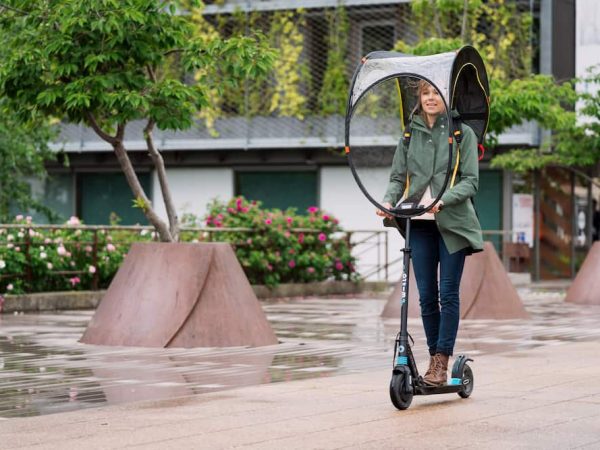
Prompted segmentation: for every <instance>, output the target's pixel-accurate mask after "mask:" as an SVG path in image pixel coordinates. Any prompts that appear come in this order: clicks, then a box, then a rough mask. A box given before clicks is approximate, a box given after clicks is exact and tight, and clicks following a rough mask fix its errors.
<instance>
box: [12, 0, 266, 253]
mask: <svg viewBox="0 0 600 450" xmlns="http://www.w3.org/2000/svg"><path fill="white" fill-rule="evenodd" d="M3 5H4V6H2V8H3V9H4V11H3V14H2V15H1V16H0V32H1V33H2V34H1V36H0V39H1V41H0V44H1V45H0V48H1V50H0V56H1V57H2V61H3V65H2V68H1V69H0V96H2V97H4V98H6V99H7V105H8V106H9V107H10V108H11V109H12V110H14V111H15V112H16V113H17V115H18V116H19V117H20V118H22V119H29V118H30V117H32V116H35V115H38V114H43V115H45V116H47V117H57V118H60V119H61V120H67V121H70V122H74V123H80V122H83V123H84V124H86V125H87V126H89V127H91V128H92V129H93V130H94V131H95V132H96V134H97V135H98V136H100V138H102V139H103V140H104V141H106V142H108V143H109V144H110V145H111V146H112V148H113V149H114V151H115V154H116V156H117V160H118V161H119V164H120V166H121V169H122V170H123V172H124V174H125V177H126V179H127V182H128V184H129V186H130V188H131V190H132V191H133V194H134V197H135V201H134V203H135V205H136V206H137V207H139V208H141V209H142V210H143V212H144V214H145V216H146V217H147V218H148V220H149V221H150V223H152V225H153V226H154V227H155V228H156V230H157V232H158V233H159V236H160V238H161V240H162V241H167V242H172V241H177V240H178V236H179V224H178V218H177V215H176V212H175V208H174V203H173V199H172V195H171V192H170V190H169V187H168V183H167V177H166V171H165V166H164V162H163V158H162V156H161V154H160V152H159V151H158V149H157V148H156V145H155V142H154V138H153V131H154V129H155V127H158V128H160V129H171V130H182V129H185V128H189V127H190V126H191V125H192V124H193V123H194V119H195V118H196V117H197V116H198V113H199V111H200V110H201V109H202V108H203V107H205V106H207V105H209V104H210V102H211V98H210V95H211V93H212V94H214V91H213V90H211V89H210V88H209V87H207V84H206V83H205V82H204V81H205V77H209V76H210V77H215V76H219V77H220V79H221V85H220V87H219V90H221V91H222V90H224V89H231V88H235V87H236V86H237V85H238V84H239V82H240V80H242V79H244V78H246V77H249V78H253V77H257V76H261V75H263V74H264V73H266V72H267V70H268V69H269V67H270V65H271V64H272V62H273V60H274V57H275V54H274V53H273V52H272V51H271V50H270V49H269V48H268V47H267V46H266V44H265V43H264V41H263V40H262V39H261V37H260V36H257V37H255V38H250V37H243V36H236V37H232V38H229V39H221V38H218V37H216V36H212V37H211V38H210V39H208V38H203V36H199V35H198V33H196V32H195V29H194V24H193V22H192V20H191V19H190V17H191V15H190V14H188V13H187V12H186V11H185V10H184V9H183V6H184V2H178V1H172V0H155V1H148V0H10V1H5V2H4V3H3ZM185 6H189V7H193V8H199V7H201V3H200V2H198V1H186V2H185ZM193 72H196V73H200V74H201V76H198V77H197V80H196V82H195V83H193V84H190V83H186V82H185V79H186V76H185V75H186V74H190V73H193ZM218 93H219V92H218V91H217V94H218ZM134 120H143V121H144V122H145V127H144V139H145V141H146V145H147V149H148V152H149V155H150V158H151V159H152V161H153V164H154V167H155V169H156V173H157V176H158V180H159V183H160V188H161V191H162V194H163V199H164V202H165V207H166V211H167V216H168V225H167V223H165V222H164V221H163V220H162V219H161V218H160V217H159V216H158V215H157V214H156V212H155V210H154V208H153V206H152V204H151V202H150V200H149V199H148V196H147V195H146V193H145V192H144V190H143V188H142V186H141V184H140V182H139V179H138V177H137V176H136V174H135V171H134V169H133V166H132V164H131V161H130V159H129V156H128V154H127V150H126V148H125V146H124V137H125V129H126V127H127V124H128V123H130V122H131V121H134Z"/></svg>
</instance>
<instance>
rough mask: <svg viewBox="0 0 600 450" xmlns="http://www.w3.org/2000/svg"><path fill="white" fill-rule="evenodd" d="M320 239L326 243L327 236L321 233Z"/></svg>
mask: <svg viewBox="0 0 600 450" xmlns="http://www.w3.org/2000/svg"><path fill="white" fill-rule="evenodd" d="M318 239H319V240H320V241H321V242H325V241H326V240H327V236H325V233H319V236H318Z"/></svg>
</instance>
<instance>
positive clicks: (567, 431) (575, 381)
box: [0, 287, 600, 449]
mask: <svg viewBox="0 0 600 450" xmlns="http://www.w3.org/2000/svg"><path fill="white" fill-rule="evenodd" d="M519 294H520V295H521V298H522V299H523V301H524V304H525V306H526V308H527V310H528V312H529V313H530V314H531V320H507V321H488V320H471V321H463V322H462V324H461V330H460V333H459V337H458V344H457V349H456V350H457V353H458V352H468V353H469V355H471V356H473V357H474V359H475V361H474V363H473V368H474V371H475V379H476V388H475V392H474V394H473V396H472V398H470V399H468V400H461V399H459V398H458V396H456V395H443V396H432V397H427V398H425V397H415V399H414V400H413V406H411V408H410V409H409V410H408V411H404V412H398V411H396V410H395V409H394V408H393V407H392V406H391V404H390V402H389V398H388V393H387V385H388V383H389V376H390V373H391V370H390V369H391V360H392V350H393V340H394V337H395V334H396V332H397V329H398V322H399V320H395V319H394V320H390V319H385V320H382V319H381V318H380V317H379V314H380V312H381V310H382V308H383V306H384V304H385V298H384V297H381V298H373V296H369V297H365V298H305V299H294V300H282V301H279V302H269V303H264V304H263V306H264V309H265V311H266V313H267V316H268V318H269V321H270V322H271V324H272V325H273V327H274V329H275V331H276V333H277V336H278V337H279V340H280V344H279V345H275V346H270V347H261V348H225V349H206V348H201V349H146V348H124V347H103V346H89V345H84V344H80V343H78V342H77V340H78V339H79V337H80V336H81V334H82V333H83V330H84V329H85V326H86V324H87V322H88V321H89V319H90V318H91V315H92V312H88V311H85V312H61V313H56V314H25V315H5V316H0V349H1V351H2V356H0V369H1V370H0V436H2V439H0V448H3V449H4V448H7V449H8V448H81V447H82V446H84V445H85V446H86V447H89V448H122V447H125V446H133V447H135V446H139V447H143V448H234V447H238V446H239V447H244V448H347V447H355V448H440V445H441V446H442V448H460V447H479V448H482V447H483V448H488V447H489V448H577V447H581V448H600V384H599V383H598V382H597V380H598V379H599V378H600V352H598V351H597V350H598V348H599V347H598V344H599V343H600V326H599V325H600V308H594V307H589V306H587V307H584V306H579V305H572V304H566V303H564V302H563V299H564V290H561V289H541V288H532V287H524V288H521V289H520V290H519ZM409 325H410V331H411V334H412V335H413V337H414V338H415V340H416V345H415V353H416V355H417V357H418V358H419V360H420V361H422V363H423V364H421V367H423V365H424V364H425V360H426V358H427V355H426V350H425V347H424V339H423V335H422V330H421V325H420V322H419V320H416V319H411V320H410V321H409ZM98 407H100V408H98ZM53 413H63V414H53ZM30 416H34V417H30ZM432 429H436V430H437V432H432ZM476 444H477V445H476Z"/></svg>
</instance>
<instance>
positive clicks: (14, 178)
mask: <svg viewBox="0 0 600 450" xmlns="http://www.w3.org/2000/svg"><path fill="white" fill-rule="evenodd" d="M55 135H56V133H55V130H54V128H53V127H51V126H50V125H49V124H48V123H46V122H45V121H44V120H40V119H38V120H30V121H29V122H28V123H23V122H22V121H20V120H18V119H17V118H16V117H15V116H14V114H13V113H12V111H10V110H8V109H7V108H5V107H4V104H3V103H2V102H0V221H2V222H3V223H7V222H9V221H10V220H12V219H13V218H12V217H11V215H12V214H11V211H12V208H15V207H16V208H19V209H22V210H29V209H35V210H38V211H42V212H44V213H46V214H51V213H50V211H48V210H47V208H44V207H43V205H41V204H39V203H38V202H37V201H36V200H34V199H33V198H32V196H31V189H30V185H29V183H28V182H27V179H28V178H30V177H36V178H42V177H44V176H45V175H46V169H45V166H44V162H45V161H48V160H50V159H54V158H55V157H56V153H54V152H52V151H51V150H50V148H49V147H48V142H49V141H50V140H51V139H52V138H53V137H54V136H55Z"/></svg>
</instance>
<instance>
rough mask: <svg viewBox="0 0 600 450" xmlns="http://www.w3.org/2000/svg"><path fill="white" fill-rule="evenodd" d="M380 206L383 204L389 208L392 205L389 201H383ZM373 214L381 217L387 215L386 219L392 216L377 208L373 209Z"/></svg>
mask: <svg viewBox="0 0 600 450" xmlns="http://www.w3.org/2000/svg"><path fill="white" fill-rule="evenodd" d="M381 206H383V207H384V208H386V209H391V208H392V205H391V204H390V203H388V202H383V203H382V204H381ZM375 214H377V215H378V216H381V217H387V218H388V219H391V218H392V216H391V215H390V214H388V213H386V212H385V211H382V210H381V209H379V208H378V209H376V210H375Z"/></svg>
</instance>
